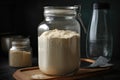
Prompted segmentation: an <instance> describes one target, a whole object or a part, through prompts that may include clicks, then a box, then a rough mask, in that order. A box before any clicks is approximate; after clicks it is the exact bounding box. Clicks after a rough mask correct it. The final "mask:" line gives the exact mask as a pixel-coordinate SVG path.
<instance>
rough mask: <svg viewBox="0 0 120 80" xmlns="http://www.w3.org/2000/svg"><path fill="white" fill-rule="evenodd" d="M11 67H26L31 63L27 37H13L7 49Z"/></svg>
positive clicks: (30, 50) (30, 49) (30, 51)
mask: <svg viewBox="0 0 120 80" xmlns="http://www.w3.org/2000/svg"><path fill="white" fill-rule="evenodd" d="M9 65H10V66H11V67H28V66H31V65H32V48H31V46H30V40H29V38H22V37H21V38H15V39H13V41H12V47H11V48H10V50H9Z"/></svg>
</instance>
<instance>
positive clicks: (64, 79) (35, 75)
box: [13, 67, 111, 80]
mask: <svg viewBox="0 0 120 80" xmlns="http://www.w3.org/2000/svg"><path fill="white" fill-rule="evenodd" d="M110 69H111V68H110V67H103V68H82V67H81V68H80V69H79V71H78V72H77V73H76V74H74V75H71V76H70V75H69V76H49V75H45V74H43V73H42V72H41V71H40V69H39V68H38V67H28V68H22V69H18V70H17V71H16V72H15V73H14V74H13V77H14V78H15V79H16V80H44V79H45V80H46V79H47V80H73V79H81V78H86V77H93V76H96V75H99V74H104V73H105V72H107V71H109V70H110Z"/></svg>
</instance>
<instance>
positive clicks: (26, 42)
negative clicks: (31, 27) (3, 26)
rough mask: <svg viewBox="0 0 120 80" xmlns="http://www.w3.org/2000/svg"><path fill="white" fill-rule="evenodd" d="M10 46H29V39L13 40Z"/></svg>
mask: <svg viewBox="0 0 120 80" xmlns="http://www.w3.org/2000/svg"><path fill="white" fill-rule="evenodd" d="M12 45H18V46H27V45H30V40H29V38H15V39H14V40H13V41H12Z"/></svg>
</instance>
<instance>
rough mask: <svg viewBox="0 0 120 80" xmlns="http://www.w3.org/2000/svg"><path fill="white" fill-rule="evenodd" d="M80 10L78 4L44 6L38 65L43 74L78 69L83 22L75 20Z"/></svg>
mask: <svg viewBox="0 0 120 80" xmlns="http://www.w3.org/2000/svg"><path fill="white" fill-rule="evenodd" d="M77 9H78V7H75V6H71V7H55V6H48V7H44V17H45V20H44V21H43V22H42V23H41V24H40V25H39V26H38V65H39V68H40V70H41V71H42V72H43V73H45V74H48V75H66V74H72V73H75V72H76V71H78V69H79V67H80V24H79V22H78V21H77V19H76V16H77V12H76V10H77ZM74 34H75V35H74ZM71 35H72V36H71ZM70 36H71V37H70Z"/></svg>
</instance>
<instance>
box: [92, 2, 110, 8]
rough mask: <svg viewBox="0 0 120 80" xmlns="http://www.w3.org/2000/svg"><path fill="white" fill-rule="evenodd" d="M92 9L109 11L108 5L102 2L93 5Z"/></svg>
mask: <svg viewBox="0 0 120 80" xmlns="http://www.w3.org/2000/svg"><path fill="white" fill-rule="evenodd" d="M93 9H110V4H109V3H103V2H98V3H93Z"/></svg>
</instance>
